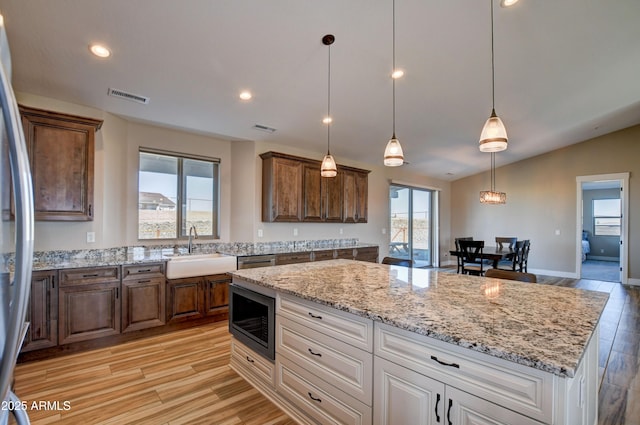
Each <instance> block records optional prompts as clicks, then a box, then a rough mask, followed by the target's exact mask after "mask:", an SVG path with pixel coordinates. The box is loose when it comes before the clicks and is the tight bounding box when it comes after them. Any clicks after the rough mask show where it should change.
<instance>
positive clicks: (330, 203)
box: [322, 172, 342, 222]
mask: <svg viewBox="0 0 640 425" xmlns="http://www.w3.org/2000/svg"><path fill="white" fill-rule="evenodd" d="M322 212H323V217H324V221H328V222H341V221H342V173H341V172H338V175H337V176H335V177H325V178H322Z"/></svg>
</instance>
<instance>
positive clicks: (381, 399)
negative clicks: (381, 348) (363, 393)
mask: <svg viewBox="0 0 640 425" xmlns="http://www.w3.org/2000/svg"><path fill="white" fill-rule="evenodd" d="M373 371H374V384H373V387H374V394H373V406H374V414H373V424H374V425H431V424H444V423H445V419H444V414H445V413H446V412H445V409H444V402H445V393H444V391H445V385H444V384H443V383H441V382H439V381H435V380H433V379H431V378H428V377H426V376H424V375H421V374H419V373H417V372H413V371H411V370H409V369H407V368H404V367H402V366H398V365H397V364H395V363H391V362H390V361H387V360H385V359H383V358H380V357H377V356H376V357H375V358H374V367H373Z"/></svg>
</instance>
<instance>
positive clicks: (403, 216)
mask: <svg viewBox="0 0 640 425" xmlns="http://www.w3.org/2000/svg"><path fill="white" fill-rule="evenodd" d="M389 207H390V208H389V210H390V223H389V229H390V231H389V256H391V257H396V258H406V259H412V260H413V265H414V267H432V266H433V265H434V264H437V262H438V259H437V251H438V249H437V241H436V238H435V235H436V233H437V232H435V231H434V229H435V227H436V224H437V213H436V211H437V191H435V190H431V189H424V188H417V187H411V186H405V185H399V184H391V185H390V186H389Z"/></svg>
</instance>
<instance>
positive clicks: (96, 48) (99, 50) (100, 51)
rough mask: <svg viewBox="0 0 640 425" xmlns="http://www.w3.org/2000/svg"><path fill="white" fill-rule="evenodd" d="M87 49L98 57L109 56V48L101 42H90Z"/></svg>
mask: <svg viewBox="0 0 640 425" xmlns="http://www.w3.org/2000/svg"><path fill="white" fill-rule="evenodd" d="M89 51H90V52H91V53H93V54H94V55H95V56H97V57H99V58H108V57H109V56H111V50H109V48H108V47H107V46H105V45H103V44H98V43H94V44H90V45H89Z"/></svg>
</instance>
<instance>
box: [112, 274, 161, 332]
mask: <svg viewBox="0 0 640 425" xmlns="http://www.w3.org/2000/svg"><path fill="white" fill-rule="evenodd" d="M164 289H165V281H164V279H162V278H155V279H139V280H133V281H125V282H122V322H123V323H122V332H130V331H135V330H140V329H146V328H151V327H154V326H161V325H164V323H165V299H166V297H165V291H164Z"/></svg>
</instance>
